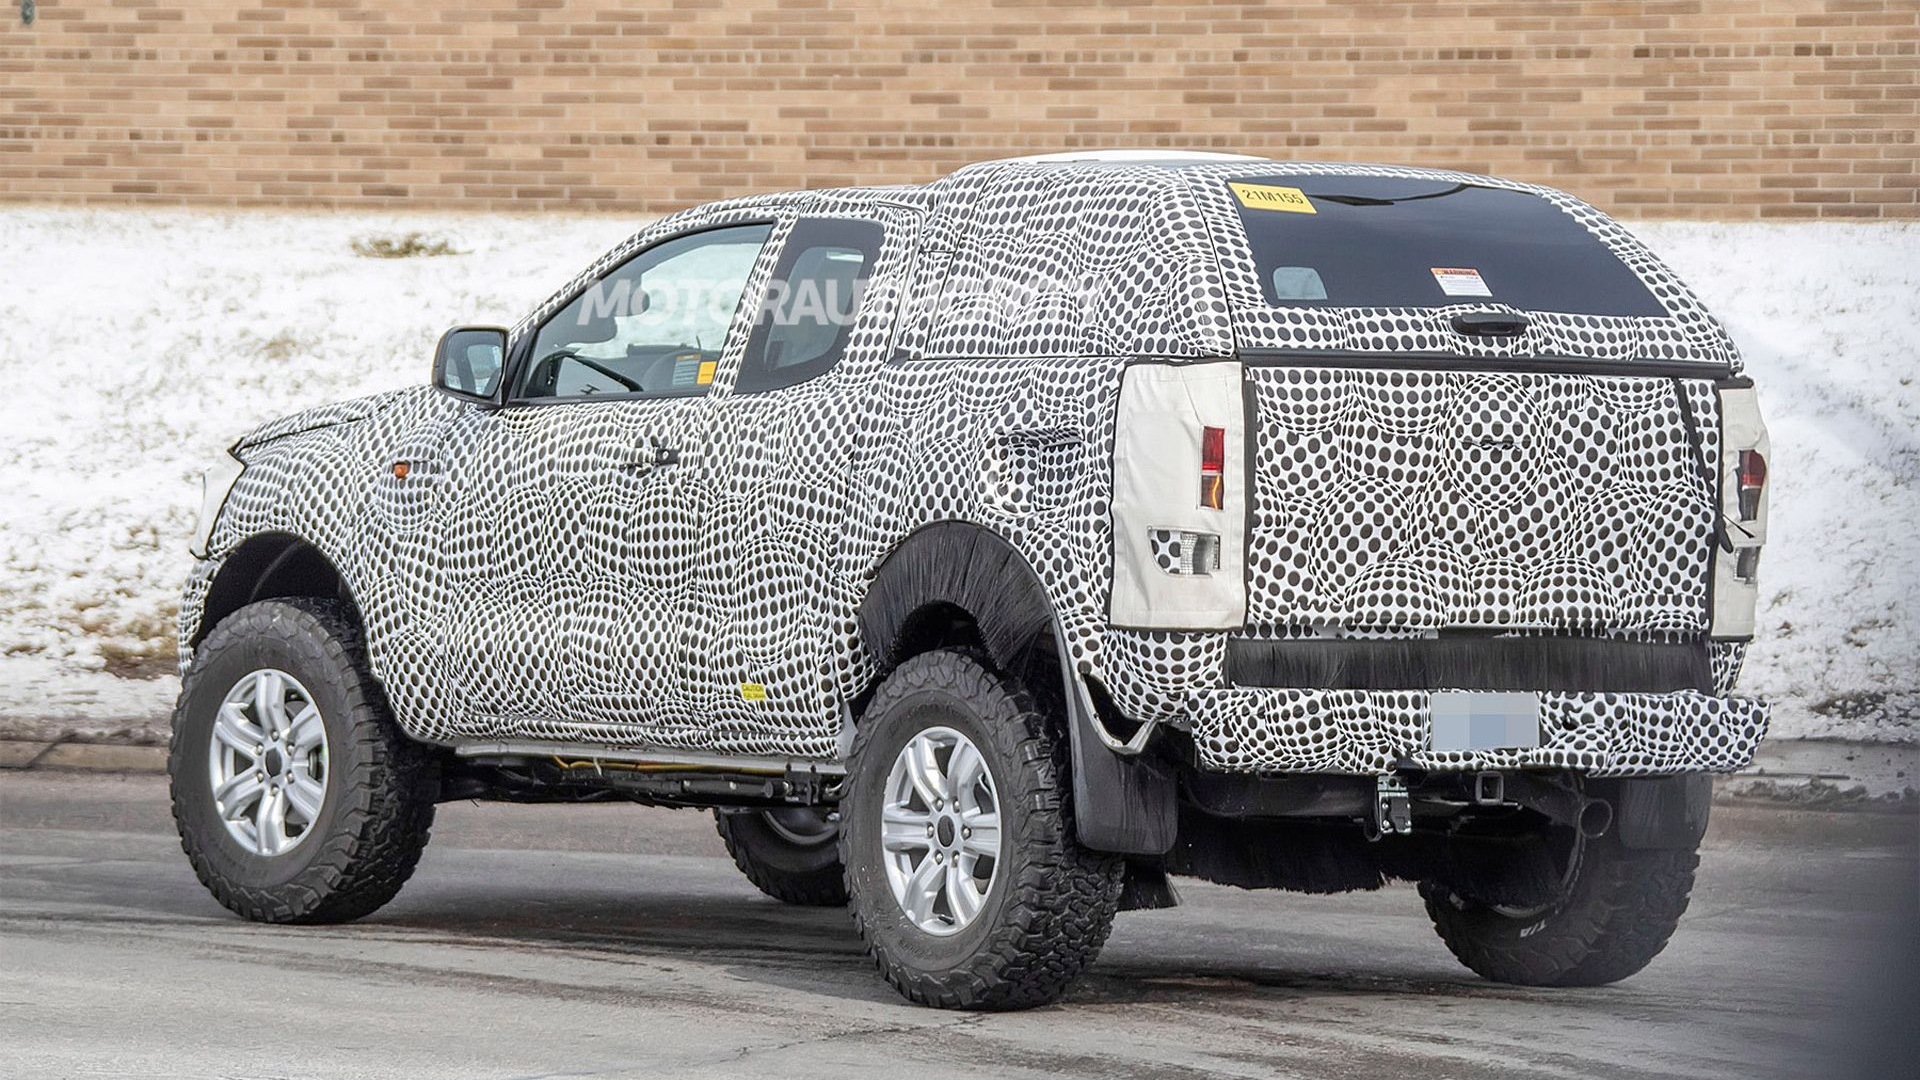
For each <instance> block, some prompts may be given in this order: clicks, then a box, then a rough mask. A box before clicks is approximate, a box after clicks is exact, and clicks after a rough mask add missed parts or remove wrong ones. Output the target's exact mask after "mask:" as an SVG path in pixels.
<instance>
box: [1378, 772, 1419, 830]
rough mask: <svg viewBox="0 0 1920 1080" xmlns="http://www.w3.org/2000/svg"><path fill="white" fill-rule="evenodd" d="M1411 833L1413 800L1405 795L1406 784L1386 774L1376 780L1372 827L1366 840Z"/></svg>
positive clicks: (1396, 777)
mask: <svg viewBox="0 0 1920 1080" xmlns="http://www.w3.org/2000/svg"><path fill="white" fill-rule="evenodd" d="M1412 831H1413V799H1412V797H1411V796H1410V795H1408V794H1407V782H1406V781H1405V780H1403V779H1401V778H1400V777H1398V776H1395V775H1392V774H1388V775H1386V776H1381V777H1378V778H1377V779H1376V787H1375V797H1374V801H1373V827H1372V828H1371V829H1368V830H1367V838H1368V839H1370V840H1378V839H1380V838H1381V837H1382V836H1385V835H1386V834H1388V833H1393V834H1395V835H1397V836H1405V835H1406V834H1408V833H1410V832H1412Z"/></svg>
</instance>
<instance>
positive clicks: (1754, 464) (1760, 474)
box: [1739, 450, 1767, 521]
mask: <svg viewBox="0 0 1920 1080" xmlns="http://www.w3.org/2000/svg"><path fill="white" fill-rule="evenodd" d="M1766 486H1767V459H1766V458H1765V457H1763V456H1762V455H1761V453H1760V451H1758V450H1742V451H1740V491H1739V495H1740V520H1741V521H1752V520H1753V519H1754V518H1756V517H1758V516H1759V515H1760V492H1761V490H1762V489H1764V488H1765V487H1766Z"/></svg>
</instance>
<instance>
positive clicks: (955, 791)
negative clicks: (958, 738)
mask: <svg viewBox="0 0 1920 1080" xmlns="http://www.w3.org/2000/svg"><path fill="white" fill-rule="evenodd" d="M986 771H987V763H986V761H985V760H984V759H982V758H981V757H980V751H979V750H977V749H975V748H974V745H973V744H972V743H970V742H960V743H957V744H955V746H954V748H953V756H951V757H949V758H948V759H947V798H948V800H949V801H950V802H953V803H955V804H957V805H971V804H972V803H973V787H974V784H976V783H977V782H979V780H980V776H981V774H982V773H984V772H986Z"/></svg>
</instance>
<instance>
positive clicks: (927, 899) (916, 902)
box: [900, 853, 944, 924]
mask: <svg viewBox="0 0 1920 1080" xmlns="http://www.w3.org/2000/svg"><path fill="white" fill-rule="evenodd" d="M943 870H944V864H942V863H938V862H935V861H934V859H933V855H932V854H931V853H929V854H928V855H927V857H926V858H924V859H922V860H920V865H919V866H916V867H914V868H913V875H912V876H911V877H909V878H907V885H906V890H905V891H906V895H905V896H903V897H902V898H901V903H900V907H901V909H902V910H904V911H905V912H906V913H907V918H909V919H912V920H913V921H914V922H916V923H921V924H924V923H925V922H926V921H927V920H928V919H929V918H931V917H932V915H933V901H934V898H935V897H936V896H939V895H940V886H941V877H942V871H943Z"/></svg>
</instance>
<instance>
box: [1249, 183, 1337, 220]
mask: <svg viewBox="0 0 1920 1080" xmlns="http://www.w3.org/2000/svg"><path fill="white" fill-rule="evenodd" d="M1227 186H1228V187H1230V188H1232V189H1233V194H1234V195H1235V197H1237V198H1238V199H1239V200H1240V205H1241V206H1245V207H1247V208H1249V209H1253V210H1285V211H1286V212H1287V213H1289V214H1315V213H1319V211H1317V210H1315V209H1314V208H1313V203H1311V202H1309V201H1308V200H1307V195H1306V192H1304V191H1301V190H1300V189H1299V188H1297V187H1274V186H1273V185H1272V184H1238V183H1232V182H1229V183H1228V184H1227Z"/></svg>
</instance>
